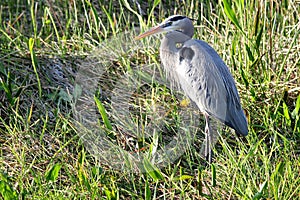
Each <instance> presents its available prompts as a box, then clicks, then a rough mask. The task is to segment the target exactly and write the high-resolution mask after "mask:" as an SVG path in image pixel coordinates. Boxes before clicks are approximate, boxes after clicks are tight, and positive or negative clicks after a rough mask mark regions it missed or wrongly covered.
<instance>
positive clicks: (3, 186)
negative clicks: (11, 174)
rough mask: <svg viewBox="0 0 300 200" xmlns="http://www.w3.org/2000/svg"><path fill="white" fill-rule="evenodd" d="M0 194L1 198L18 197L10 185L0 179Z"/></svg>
mask: <svg viewBox="0 0 300 200" xmlns="http://www.w3.org/2000/svg"><path fill="white" fill-rule="evenodd" d="M0 194H1V196H2V197H3V199H5V200H6V199H9V200H10V199H18V198H17V193H16V191H14V190H13V189H12V187H11V186H10V185H9V184H8V183H7V182H6V181H3V180H1V181H0Z"/></svg>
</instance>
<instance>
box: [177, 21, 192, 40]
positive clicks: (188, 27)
mask: <svg viewBox="0 0 300 200" xmlns="http://www.w3.org/2000/svg"><path fill="white" fill-rule="evenodd" d="M180 32H182V33H183V34H185V35H187V36H189V37H190V38H192V37H193V35H194V26H193V22H192V21H191V20H188V21H186V23H184V24H183V26H182V28H181V30H180Z"/></svg>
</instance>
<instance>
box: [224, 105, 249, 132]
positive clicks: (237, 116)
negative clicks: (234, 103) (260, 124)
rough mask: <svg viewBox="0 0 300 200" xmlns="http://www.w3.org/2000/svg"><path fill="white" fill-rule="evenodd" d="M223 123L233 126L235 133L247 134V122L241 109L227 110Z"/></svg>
mask: <svg viewBox="0 0 300 200" xmlns="http://www.w3.org/2000/svg"><path fill="white" fill-rule="evenodd" d="M225 124H226V125H227V126H229V127H231V128H233V129H234V130H235V132H236V133H237V135H241V136H246V135H248V122H247V119H246V116H245V114H244V111H243V110H242V109H240V110H235V112H233V111H232V110H231V111H230V112H228V115H227V117H226V121H225Z"/></svg>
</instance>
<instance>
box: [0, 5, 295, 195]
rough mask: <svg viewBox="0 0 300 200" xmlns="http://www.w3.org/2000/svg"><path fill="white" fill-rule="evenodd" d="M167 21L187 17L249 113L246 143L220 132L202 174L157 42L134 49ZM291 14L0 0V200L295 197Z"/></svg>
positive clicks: (192, 115)
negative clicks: (221, 61)
mask: <svg viewBox="0 0 300 200" xmlns="http://www.w3.org/2000/svg"><path fill="white" fill-rule="evenodd" d="M172 14H182V15H187V16H189V17H190V18H193V19H195V22H194V24H195V32H196V33H195V38H198V39H201V40H205V41H207V42H208V43H209V44H210V45H211V46H212V47H214V48H215V49H216V51H217V52H218V53H219V54H220V56H221V57H222V58H223V59H224V61H225V63H227V65H228V66H229V68H230V71H231V72H232V74H233V76H234V78H235V80H236V83H237V87H238V90H239V93H240V96H241V100H242V105H243V108H244V110H245V112H246V113H247V117H248V122H249V135H248V136H247V137H245V138H237V137H236V135H234V133H232V131H231V130H230V129H229V128H227V129H225V130H222V131H220V132H221V137H220V138H219V140H218V142H217V144H216V146H215V148H214V163H213V164H212V165H206V164H205V161H204V160H203V159H202V158H201V153H200V152H201V144H202V141H203V130H204V124H203V119H202V116H201V114H200V113H199V112H198V111H197V109H196V108H194V107H193V105H192V104H191V103H190V104H189V103H188V102H187V101H186V100H184V97H183V95H182V94H181V93H180V92H179V91H177V90H176V88H173V91H171V90H170V85H169V84H168V81H166V80H165V76H164V72H163V70H162V68H161V67H160V64H159V63H160V60H159V55H158V54H159V53H158V48H159V37H156V36H155V37H151V38H147V39H144V40H142V41H135V40H134V39H133V38H134V36H136V35H137V33H138V30H139V29H141V30H146V29H148V28H149V27H151V26H153V25H155V24H157V23H159V22H160V21H162V20H163V19H164V18H166V17H168V16H170V15H172ZM299 18H300V4H299V1H296V0H293V1H273V0H271V1H249V0H247V1H241V0H240V1H230V0H220V1H207V0H202V1H194V0H187V1H180V0H175V1H169V0H166V1H158V0H157V1H154V2H153V1H148V2H145V1H129V0H120V1H112V0H106V1H103V0H95V1H90V0H86V1H83V0H73V1H52V0H45V1H33V0H27V1H9V0H3V1H1V5H0V47H1V48H0V99H1V101H0V155H1V156H0V196H1V197H2V199H57V198H59V199H300V195H299V194H300V176H299V174H300V149H299V144H300V117H299V116H300V114H299V112H300V77H299V76H300V70H299V69H300V43H299V38H300V36H299V33H300V24H299ZM188 104H189V105H188ZM174 138H179V139H178V141H179V142H178V143H177V146H176V145H175V147H176V148H177V149H175V148H174V149H175V150H176V151H175V150H174V149H173V147H174V146H172V145H171V146H170V144H173V143H172V141H174ZM180 138H181V140H180ZM176 141H177V140H176ZM180 142H181V143H180ZM168 145H169V146H168ZM178 147H179V148H178ZM164 150H166V151H168V152H169V153H167V154H166V153H165V152H164ZM153 155H157V156H158V157H156V158H155V159H156V160H155V159H154V156H153ZM165 155H169V157H164V156H165ZM159 156H161V157H159ZM172 156H173V157H172ZM135 159H139V161H138V162H136V160H135ZM157 159H158V160H159V159H162V160H163V162H161V163H158V162H157ZM154 161H155V162H154Z"/></svg>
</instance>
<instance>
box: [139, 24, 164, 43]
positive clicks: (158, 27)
mask: <svg viewBox="0 0 300 200" xmlns="http://www.w3.org/2000/svg"><path fill="white" fill-rule="evenodd" d="M164 31H165V30H164V29H163V28H161V27H160V26H155V27H153V28H151V29H150V30H148V31H146V32H145V33H142V34H140V35H139V36H137V37H135V38H134V39H135V40H139V39H142V38H144V37H147V36H149V35H153V34H157V33H161V32H164Z"/></svg>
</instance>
